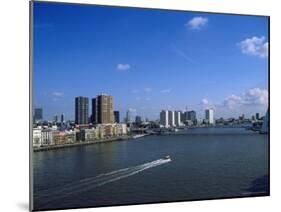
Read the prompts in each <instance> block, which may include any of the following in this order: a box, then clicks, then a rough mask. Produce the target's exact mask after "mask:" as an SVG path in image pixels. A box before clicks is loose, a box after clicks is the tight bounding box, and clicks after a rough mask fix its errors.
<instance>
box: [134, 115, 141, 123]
mask: <svg viewBox="0 0 281 212" xmlns="http://www.w3.org/2000/svg"><path fill="white" fill-rule="evenodd" d="M135 122H136V124H137V125H139V124H141V117H140V116H136V118H135Z"/></svg>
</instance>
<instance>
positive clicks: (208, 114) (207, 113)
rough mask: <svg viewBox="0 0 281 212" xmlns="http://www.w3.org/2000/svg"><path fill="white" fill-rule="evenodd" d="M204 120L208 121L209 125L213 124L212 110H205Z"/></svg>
mask: <svg viewBox="0 0 281 212" xmlns="http://www.w3.org/2000/svg"><path fill="white" fill-rule="evenodd" d="M205 119H206V120H207V121H208V123H209V124H214V123H215V121H214V110H213V109H206V110H205Z"/></svg>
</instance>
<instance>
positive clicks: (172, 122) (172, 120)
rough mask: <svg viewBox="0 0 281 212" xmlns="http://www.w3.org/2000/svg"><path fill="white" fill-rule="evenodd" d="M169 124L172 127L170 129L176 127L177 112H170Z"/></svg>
mask: <svg viewBox="0 0 281 212" xmlns="http://www.w3.org/2000/svg"><path fill="white" fill-rule="evenodd" d="M168 123H169V125H170V127H174V126H175V112H174V111H171V110H169V111H168Z"/></svg>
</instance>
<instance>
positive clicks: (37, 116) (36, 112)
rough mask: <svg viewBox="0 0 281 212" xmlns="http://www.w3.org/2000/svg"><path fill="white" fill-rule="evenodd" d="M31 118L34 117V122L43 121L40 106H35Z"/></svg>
mask: <svg viewBox="0 0 281 212" xmlns="http://www.w3.org/2000/svg"><path fill="white" fill-rule="evenodd" d="M33 119H34V122H41V121H43V109H42V108H35V109H34V115H33Z"/></svg>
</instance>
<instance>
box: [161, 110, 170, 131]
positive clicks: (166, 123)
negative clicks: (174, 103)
mask: <svg viewBox="0 0 281 212" xmlns="http://www.w3.org/2000/svg"><path fill="white" fill-rule="evenodd" d="M160 124H161V125H163V126H164V127H169V117H168V110H162V111H161V113H160Z"/></svg>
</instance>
